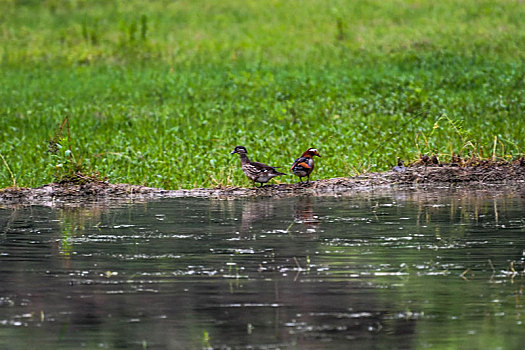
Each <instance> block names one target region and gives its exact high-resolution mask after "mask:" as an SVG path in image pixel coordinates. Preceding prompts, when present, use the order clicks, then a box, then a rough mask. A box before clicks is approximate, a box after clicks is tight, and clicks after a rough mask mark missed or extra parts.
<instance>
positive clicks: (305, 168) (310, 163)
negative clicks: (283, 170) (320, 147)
mask: <svg viewBox="0 0 525 350" xmlns="http://www.w3.org/2000/svg"><path fill="white" fill-rule="evenodd" d="M313 156H318V157H321V155H320V154H319V152H318V151H317V149H315V148H308V149H307V150H306V151H305V152H304V153H303V155H302V156H300V157H299V158H297V159H296V160H295V162H294V163H293V165H292V167H291V168H290V170H291V171H292V172H293V173H294V174H295V175H297V176H299V181H300V182H303V177H306V182H308V181H310V174H311V173H312V171H313V170H314V160H313Z"/></svg>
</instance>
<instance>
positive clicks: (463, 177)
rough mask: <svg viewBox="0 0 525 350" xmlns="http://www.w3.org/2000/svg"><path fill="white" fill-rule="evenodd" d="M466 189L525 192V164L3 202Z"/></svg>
mask: <svg viewBox="0 0 525 350" xmlns="http://www.w3.org/2000/svg"><path fill="white" fill-rule="evenodd" d="M451 187H453V188H463V189H472V190H489V189H495V188H500V189H506V190H514V191H518V192H521V191H522V190H523V191H525V165H523V164H521V163H518V164H503V165H501V164H500V165H498V164H490V165H487V166H483V165H479V166H464V167H460V166H454V165H439V166H437V165H436V166H412V167H404V168H402V169H401V171H399V169H397V170H389V171H386V172H380V173H367V174H363V175H360V176H354V177H339V178H332V179H323V180H316V181H311V182H309V183H308V184H305V183H303V184H301V183H295V184H274V185H266V186H264V187H261V188H253V187H252V188H247V187H223V188H221V187H218V188H194V189H179V190H164V189H160V188H153V187H146V186H140V185H130V184H111V183H108V182H88V183H86V184H83V185H75V184H57V183H51V184H47V185H44V186H40V187H37V188H6V189H3V190H0V204H26V205H39V204H44V205H48V204H49V202H51V203H55V202H63V203H65V202H68V201H75V202H77V201H88V200H89V201H92V200H114V199H115V200H116V199H120V200H122V199H144V200H154V199H162V198H218V199H221V198H224V199H233V198H244V197H276V198H280V197H289V196H304V195H313V196H349V195H352V194H355V193H363V192H371V191H376V190H392V189H412V188H420V189H423V190H424V189H429V190H430V189H432V188H451Z"/></svg>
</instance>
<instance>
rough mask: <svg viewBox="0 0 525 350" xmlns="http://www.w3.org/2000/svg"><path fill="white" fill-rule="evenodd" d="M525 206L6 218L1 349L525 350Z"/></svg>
mask: <svg viewBox="0 0 525 350" xmlns="http://www.w3.org/2000/svg"><path fill="white" fill-rule="evenodd" d="M524 249H525V199H524V198H521V197H519V196H513V195H498V196H492V195H490V194H489V195H476V194H474V195H465V194H458V193H452V194H447V193H411V192H397V193H393V194H383V195H379V194H377V195H369V196H361V197H346V198H344V197H340V198H332V197H330V198H320V197H299V198H287V199H243V200H203V199H172V200H161V201H156V202H148V203H124V204H122V203H119V204H116V203H115V204H110V205H108V204H90V205H87V204H84V205H80V206H72V207H70V208H62V209H58V208H54V209H53V208H48V207H39V206H33V207H26V208H18V209H16V208H4V209H0V348H1V349H70V348H75V349H76V348H89V349H99V348H109V349H115V348H130V349H133V348H135V349H142V348H147V349H200V348H208V347H210V348H224V349H228V348H232V349H349V348H378V349H381V348H385V349H386V348H388V349H392V348H402V349H421V348H440V349H441V348H450V349H459V348H461V349H518V348H521V347H522V345H523V344H525V325H524V321H525V309H524V305H525V299H524V258H525V256H524V254H525V253H524Z"/></svg>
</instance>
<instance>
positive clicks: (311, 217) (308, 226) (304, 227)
mask: <svg viewBox="0 0 525 350" xmlns="http://www.w3.org/2000/svg"><path fill="white" fill-rule="evenodd" d="M293 220H294V224H298V225H295V229H296V230H298V231H299V232H301V233H309V234H312V233H316V232H317V231H318V229H319V225H320V224H321V220H319V217H318V216H317V215H315V207H314V200H313V199H312V198H311V197H298V198H297V199H296V200H295V201H294V211H293Z"/></svg>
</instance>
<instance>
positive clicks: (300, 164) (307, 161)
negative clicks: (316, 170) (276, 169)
mask: <svg viewBox="0 0 525 350" xmlns="http://www.w3.org/2000/svg"><path fill="white" fill-rule="evenodd" d="M312 162H313V161H312V158H308V157H299V158H297V159H296V160H295V162H293V164H292V167H291V168H290V170H294V169H296V168H303V169H305V170H307V169H311V168H312Z"/></svg>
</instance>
